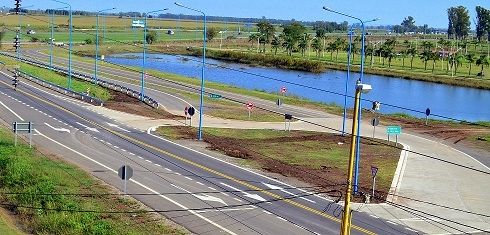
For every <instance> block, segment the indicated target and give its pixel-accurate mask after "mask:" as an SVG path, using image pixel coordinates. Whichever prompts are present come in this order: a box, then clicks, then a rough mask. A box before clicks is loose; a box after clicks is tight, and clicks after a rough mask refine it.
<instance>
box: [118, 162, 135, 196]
mask: <svg viewBox="0 0 490 235" xmlns="http://www.w3.org/2000/svg"><path fill="white" fill-rule="evenodd" d="M117 175H118V176H119V178H121V179H122V180H123V181H124V194H126V192H127V190H126V189H127V181H128V180H129V179H131V177H133V168H131V167H130V166H128V165H123V166H121V167H120V168H119V170H118V171H117Z"/></svg>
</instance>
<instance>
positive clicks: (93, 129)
mask: <svg viewBox="0 0 490 235" xmlns="http://www.w3.org/2000/svg"><path fill="white" fill-rule="evenodd" d="M77 124H78V125H80V126H82V127H85V129H87V130H89V131H93V132H99V130H97V129H96V128H93V127H88V126H85V125H83V124H82V123H79V122H77Z"/></svg>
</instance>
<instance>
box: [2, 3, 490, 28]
mask: <svg viewBox="0 0 490 235" xmlns="http://www.w3.org/2000/svg"><path fill="white" fill-rule="evenodd" d="M214 2H215V3H214V4H213V6H211V5H210V4H206V3H205V2H202V1H197V0H188V1H181V3H183V4H185V5H188V6H192V7H194V8H198V9H201V10H203V11H205V12H206V14H207V15H208V16H216V17H236V18H256V19H261V18H262V17H265V18H266V19H277V20H292V19H294V20H297V21H304V22H314V21H330V22H343V21H347V22H349V24H353V23H357V22H356V21H353V20H351V19H349V18H347V17H343V16H339V15H336V14H332V13H329V12H326V11H324V10H323V9H322V6H324V5H325V6H329V7H330V8H332V9H335V10H337V11H340V12H344V13H347V14H351V15H353V16H357V17H359V18H362V19H370V18H377V17H379V18H380V21H379V22H378V23H377V24H369V26H388V25H399V24H400V23H401V22H402V20H403V19H404V18H405V17H407V16H412V17H414V19H415V25H418V26H419V25H420V26H421V25H424V24H427V25H429V27H432V28H437V29H447V24H448V19H447V13H446V10H447V8H449V7H452V6H459V5H462V6H465V7H466V8H467V9H468V11H469V13H470V17H471V29H472V30H474V29H475V23H474V19H475V17H476V12H475V7H476V6H482V7H485V8H487V9H490V4H487V5H485V4H483V3H481V2H478V1H477V0H466V1H462V0H450V1H443V0H437V1H431V2H426V1H421V0H414V1H411V2H400V3H398V4H397V6H398V7H397V12H396V13H394V12H392V8H391V7H383V6H387V5H389V4H392V3H390V1H389V0H379V1H374V0H372V1H365V2H362V3H358V2H356V1H354V0H350V1H349V0H347V1H340V0H332V1H330V2H329V3H328V2H327V3H325V2H324V1H320V0H313V1H311V4H299V5H298V4H295V1H290V0H286V1H279V0H271V1H268V2H260V4H257V5H255V4H250V1H243V0H237V1H235V2H234V3H233V4H230V3H229V2H227V1H225V0H214ZM257 2H258V1H257ZM116 3H117V4H116ZM71 4H72V10H80V11H89V12H96V11H98V10H100V9H104V8H111V7H114V6H119V7H118V8H117V9H115V10H114V12H111V13H119V12H130V11H137V12H141V13H144V12H147V11H150V10H152V9H156V8H159V7H160V8H165V7H169V8H170V9H169V11H168V13H170V14H175V15H179V14H184V15H195V14H193V13H194V12H192V11H189V10H187V9H184V8H181V7H178V6H175V5H174V4H173V2H169V3H168V4H161V5H156V4H154V3H153V1H151V0H141V1H138V2H137V3H136V2H134V1H127V0H121V1H115V0H108V1H104V2H101V3H100V4H97V7H96V6H94V4H90V3H89V2H85V1H74V2H71ZM22 5H23V6H26V5H34V6H33V7H32V8H35V9H39V10H43V9H44V10H45V9H50V8H56V7H58V6H59V3H56V2H53V1H50V0H39V1H34V0H26V1H23V2H22ZM36 5H42V6H44V7H43V8H39V7H37V6H36ZM149 5H152V6H155V7H154V8H148V7H147V6H149ZM421 5H423V6H427V7H425V8H420V6H421ZM6 7H9V8H13V4H12V5H11V6H6ZM349 7H352V8H349ZM434 8H436V9H440V10H429V9H434ZM290 9H298V10H297V11H296V12H294V13H291V14H290V13H289V12H290ZM398 11H400V12H398ZM402 11H403V12H402ZM286 12H287V13H286ZM363 15H365V17H362V16H363Z"/></svg>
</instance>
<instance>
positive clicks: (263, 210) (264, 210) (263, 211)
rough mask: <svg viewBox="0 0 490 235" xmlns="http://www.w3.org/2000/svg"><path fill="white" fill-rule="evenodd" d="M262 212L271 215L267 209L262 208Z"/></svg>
mask: <svg viewBox="0 0 490 235" xmlns="http://www.w3.org/2000/svg"><path fill="white" fill-rule="evenodd" d="M262 212H264V213H266V214H268V215H272V213H270V212H268V211H266V210H262Z"/></svg>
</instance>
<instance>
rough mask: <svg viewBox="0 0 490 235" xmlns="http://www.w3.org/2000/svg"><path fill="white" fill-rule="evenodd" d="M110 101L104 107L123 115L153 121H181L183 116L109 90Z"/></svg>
mask: <svg viewBox="0 0 490 235" xmlns="http://www.w3.org/2000/svg"><path fill="white" fill-rule="evenodd" d="M110 93H111V99H110V100H109V101H107V102H105V103H104V107H106V108H109V109H112V110H117V111H121V112H125V113H130V114H136V115H140V116H144V117H149V118H155V119H183V118H184V117H183V116H178V115H173V114H171V113H169V112H167V111H165V110H163V109H155V108H152V107H150V106H148V105H146V104H145V103H143V102H141V101H140V100H139V99H137V98H134V97H132V96H129V95H126V94H124V93H122V92H117V91H113V90H110Z"/></svg>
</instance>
